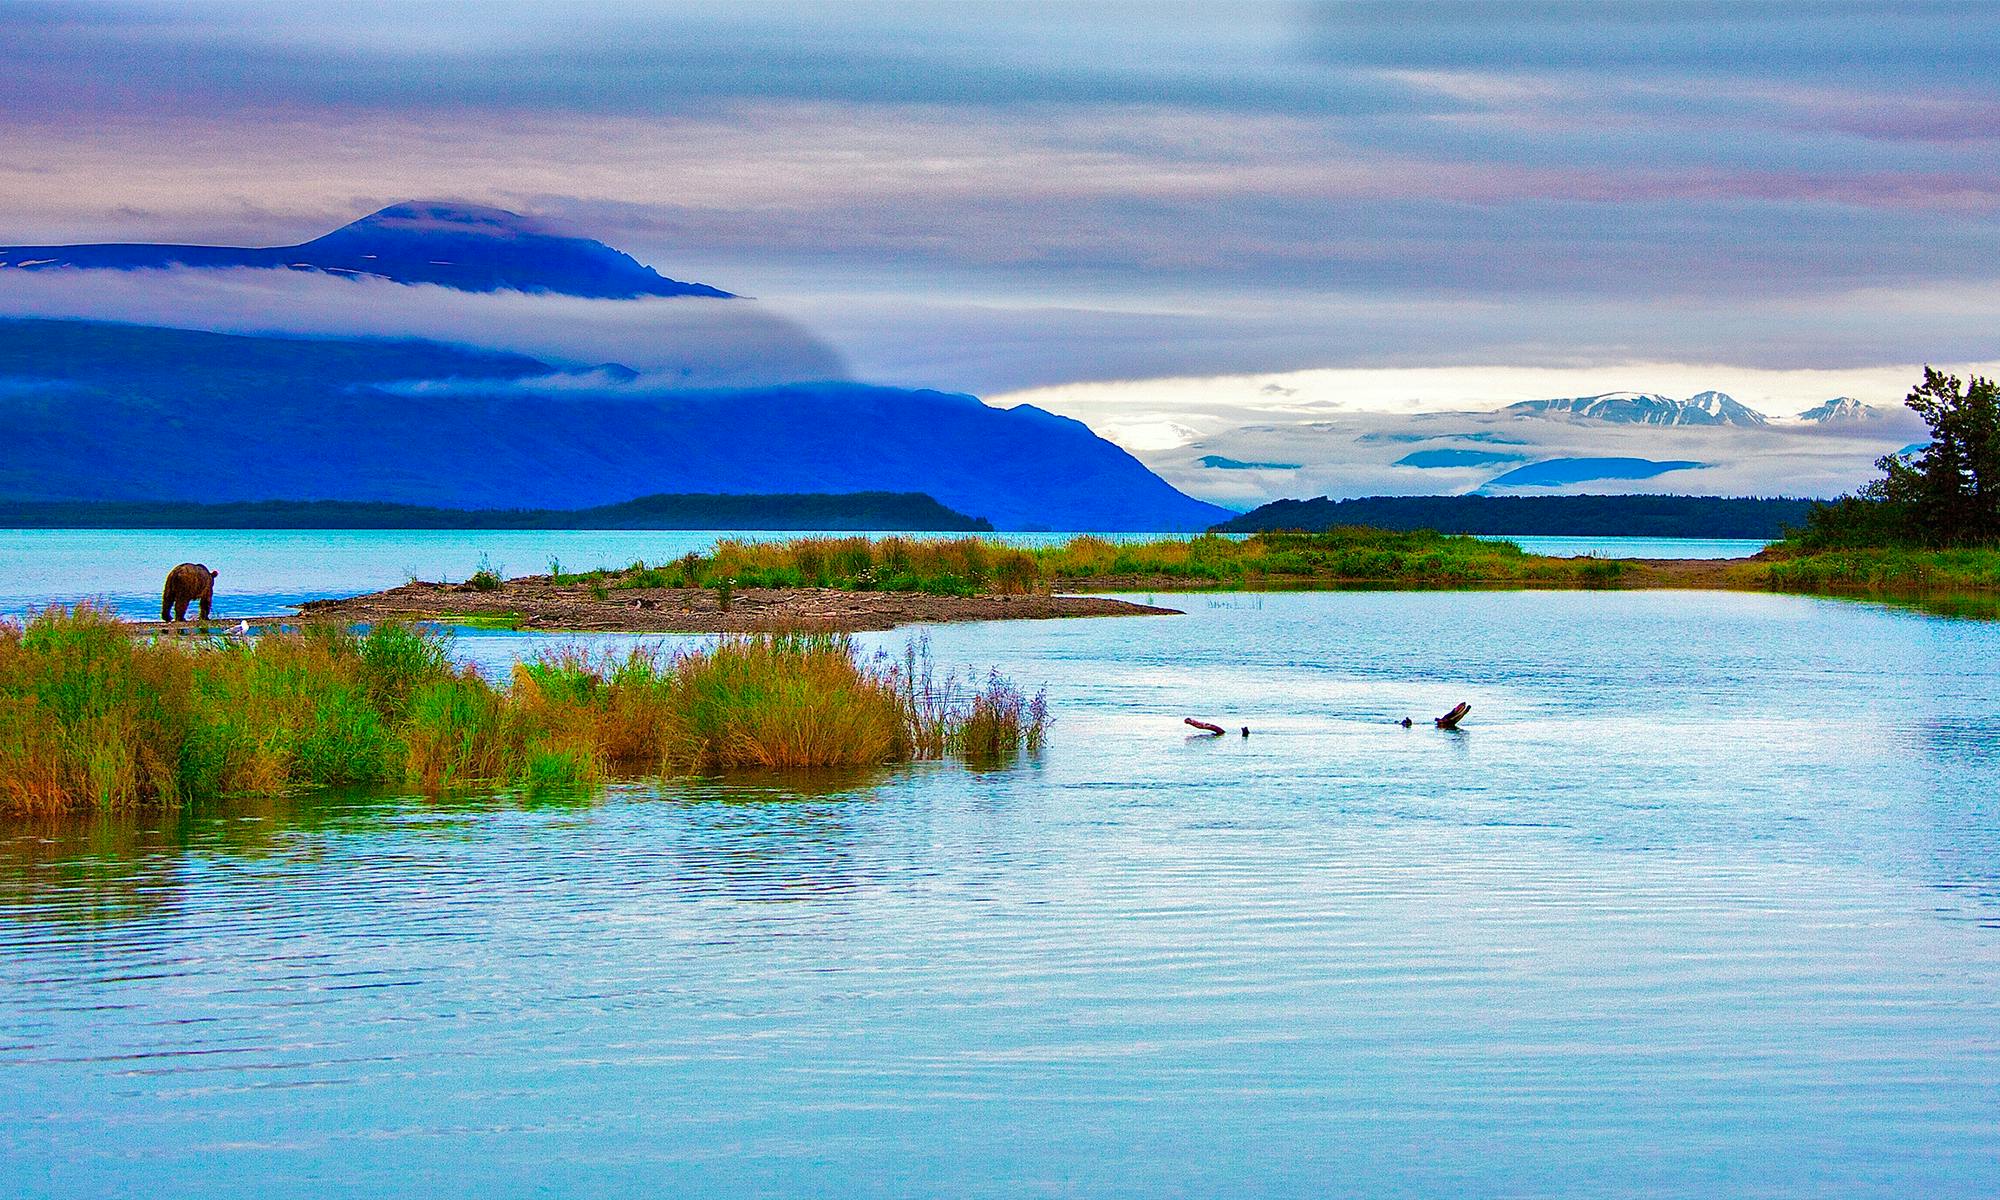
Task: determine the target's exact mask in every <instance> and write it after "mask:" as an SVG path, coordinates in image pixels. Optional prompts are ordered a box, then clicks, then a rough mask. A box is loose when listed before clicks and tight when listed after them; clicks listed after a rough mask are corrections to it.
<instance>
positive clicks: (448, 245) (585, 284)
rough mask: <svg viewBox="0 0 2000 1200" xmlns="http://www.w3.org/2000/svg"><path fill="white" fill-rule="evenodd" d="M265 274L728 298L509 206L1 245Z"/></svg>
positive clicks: (49, 262)
mask: <svg viewBox="0 0 2000 1200" xmlns="http://www.w3.org/2000/svg"><path fill="white" fill-rule="evenodd" d="M173 267H183V268H190V269H207V270H216V269H228V268H263V269H285V270H295V271H315V272H319V273H322V274H329V275H339V276H345V277H348V278H375V279H386V280H388V281H390V282H393V283H401V284H434V285H437V286H440V287H448V288H452V289H454V290H457V291H463V292H497V291H518V292H529V293H550V294H557V295H566V296H579V297H584V298H588V299H600V300H632V299H639V298H642V297H677V296H687V297H704V298H708V299H734V298H735V297H734V296H733V294H732V293H729V292H725V291H723V290H722V289H720V288H715V287H710V286H709V285H707V284H703V283H687V282H683V281H681V280H677V279H669V278H667V277H665V276H663V275H661V274H659V273H658V272H657V271H655V270H653V269H652V268H651V267H648V266H646V265H645V264H643V263H641V262H639V261H638V260H637V259H635V258H633V257H632V256H631V255H629V254H626V253H624V252H623V251H621V250H616V249H613V248H612V247H610V246H608V245H606V244H604V243H603V242H600V241H597V240H595V239H593V238H586V237H579V236H576V235H573V234H569V233H565V232H563V231H561V230H559V229H557V228H556V227H555V226H553V225H551V224H549V223H547V222H545V221H542V220H539V219H537V218H533V217H526V216H522V215H521V214H519V213H515V212H509V211H507V210H506V209H501V208H492V207H488V206H485V205H477V204H467V203H461V202H456V201H447V200H406V201H402V202H400V203H397V204H392V205H389V206H388V207H386V208H383V209H379V210H377V211H375V212H373V213H370V214H368V215H367V216H364V217H361V218H360V219H358V220H355V221H351V222H349V223H348V224H346V225H343V226H341V227H340V228H338V229H335V230H332V231H330V232H328V233H325V234H322V235H320V236H319V237H316V238H312V239H310V240H308V241H304V242H300V243H298V244H297V245H293V246H269V247H247V246H202V245H175V244H167V243H152V242H95V243H81V244H75V245H66V246H0V271H6V270H16V271H50V270H63V269H68V270H112V271H139V270H159V269H169V268H173Z"/></svg>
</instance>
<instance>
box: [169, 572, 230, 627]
mask: <svg viewBox="0 0 2000 1200" xmlns="http://www.w3.org/2000/svg"><path fill="white" fill-rule="evenodd" d="M220 574H222V572H220V571H211V570H209V569H208V568H207V567H205V566H203V565H201V564H200V563H182V564H181V565H180V566H178V567H175V568H174V569H173V570H171V571H168V572H167V587H166V590H165V591H163V592H161V593H160V620H162V621H185V620H187V612H188V605H189V604H192V603H193V602H195V601H197V600H199V601H201V619H202V620H204V621H206V620H208V606H209V605H210V604H212V603H214V601H215V577H216V576H218V575H220Z"/></svg>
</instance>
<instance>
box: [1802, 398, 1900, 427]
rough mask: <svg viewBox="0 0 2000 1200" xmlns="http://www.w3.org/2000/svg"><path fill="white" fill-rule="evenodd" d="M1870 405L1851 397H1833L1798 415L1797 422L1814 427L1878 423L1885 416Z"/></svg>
mask: <svg viewBox="0 0 2000 1200" xmlns="http://www.w3.org/2000/svg"><path fill="white" fill-rule="evenodd" d="M1886 415H1887V414H1885V413H1884V412H1883V411H1882V410H1881V409H1879V408H1876V407H1875V406H1874V405H1872V404H1863V403H1862V402H1861V401H1859V400H1856V399H1855V398H1854V397H1852V396H1835V397H1834V398H1833V399H1831V400H1828V401H1827V402H1826V403H1824V404H1815V405H1813V406H1812V407H1811V408H1809V409H1807V410H1805V411H1804V412H1802V413H1800V414H1799V415H1798V418H1797V419H1798V420H1801V421H1806V422H1809V423H1811V424H1814V425H1860V424H1863V423H1865V422H1869V421H1879V420H1881V419H1882V418H1883V417H1884V416H1886Z"/></svg>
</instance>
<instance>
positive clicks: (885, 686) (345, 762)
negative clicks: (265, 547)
mask: <svg viewBox="0 0 2000 1200" xmlns="http://www.w3.org/2000/svg"><path fill="white" fill-rule="evenodd" d="M1047 717H1048V713H1047V707H1046V703H1045V701H1044V699H1043V697H1042V696H1041V695H1040V694H1035V695H1032V696H1031V695H1027V694H1025V693H1023V692H1022V691H1021V690H1020V689H1019V688H1016V687H1015V686H1014V685H1013V684H1011V683H1010V682H1009V681H1007V680H1006V679H1005V678H1004V677H1002V676H1000V675H999V674H997V673H994V674H991V675H989V676H987V677H985V678H983V679H968V678H965V677H963V676H960V675H958V674H956V673H951V672H946V673H942V674H941V673H939V672H938V671H937V669H936V668H935V667H934V666H933V665H932V663H931V661H930V657H929V654H928V650H927V649H926V647H925V646H924V644H922V643H913V644H912V645H911V646H910V647H909V649H908V651H907V652H906V653H905V654H903V655H901V656H889V655H885V654H875V655H868V654H864V653H863V652H862V651H861V650H860V649H859V648H858V647H857V646H856V645H855V644H854V643H853V641H852V640H851V639H850V638H848V637H847V636H845V635H842V634H835V633H769V634H757V635H745V636H730V637H723V638H719V639H715V640H712V641H707V642H703V643H701V644H699V645H697V646H695V647H693V648H689V649H683V650H677V651H676V650H667V649H664V648H660V647H650V648H649V647H640V648H634V649H631V650H628V651H625V652H623V653H618V654H604V653H593V652H591V651H589V650H586V649H585V648H583V647H582V646H580V645H566V646H559V647H556V648H553V649H550V650H547V651H545V652H543V653H542V654H540V655H538V656H536V657H534V658H531V659H529V660H527V661H525V662H522V663H520V664H518V665H517V666H516V667H515V668H514V671H513V676H512V678H511V679H510V680H508V681H507V682H506V684H505V685H504V686H503V685H500V684H496V683H495V682H493V681H491V680H488V679H487V678H485V677H483V676H482V675H480V674H479V673H478V672H477V671H475V670H473V669H471V668H468V667H463V666H460V665H458V664H456V663H454V661H453V660H452V656H451V653H450V644H449V641H448V638H447V637H446V636H445V635H444V634H442V633H439V632H437V631H435V630H431V629H426V628H420V627H416V626H410V625H400V624H386V625H378V626H376V627H374V628H372V629H370V630H368V631H366V632H358V631H356V630H354V629H352V628H350V627H348V626H345V625H341V624H308V625H305V626H303V627H302V628H300V629H298V630H296V631H293V632H284V633H272V634H267V635H265V636H263V637H260V638H257V639H256V640H254V641H244V640H223V639H214V640H198V639H152V640H148V639H144V638H139V637H135V636H133V633H132V631H131V629H130V628H129V627H128V626H126V625H125V624H124V623H123V622H120V621H119V620H117V619H116V618H114V617H111V616H108V615H106V614H104V613H102V612H99V611H97V610H94V609H91V608H87V607H86V608H77V609H62V608H51V609H48V610H45V611H43V612H42V613H40V614H38V615H36V616H35V617H34V618H32V619H31V620H29V621H28V622H27V623H26V624H25V625H17V624H0V810H12V811H16V812H34V811H57V810H66V809H88V808H96V809H116V808H129V807H137V806H148V805H172V804H177V803H181V802H185V801H190V800H197V799H202V798H206V797H211V796H221V795H231V794H271V793H278V792H284V791H289V790H294V789H301V788H319V787H337V786H379V787H384V788H400V789H405V790H410V791H417V792H424V793H438V792H447V791H452V790H455V789H461V788H474V787H477V788H492V787H509V786H513V787H523V788H528V789H531V790H532V789H545V788H553V787H568V786H580V785H589V784H594V783H597V782H599V781H602V780H604V779H607V778H610V777H613V776H617V775H648V774H672V773H686V772H707V771H719V770H729V769H733V768H747V767H754V768H773V769H798V768H821V767H856V766H868V765H876V764H884V763H895V762H904V761H910V760H915V759H935V758H942V757H961V758H965V759H968V760H974V761H990V760H995V759H1001V758H1005V757H1006V756H1009V755H1012V754H1015V753H1018V752H1021V751H1024V750H1029V751H1031V750H1033V749H1036V748H1038V747H1039V745H1040V743H1041V739H1042V737H1043V733H1044V730H1045V728H1046V724H1047Z"/></svg>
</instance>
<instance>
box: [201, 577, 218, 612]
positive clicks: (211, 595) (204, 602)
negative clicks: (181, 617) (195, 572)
mask: <svg viewBox="0 0 2000 1200" xmlns="http://www.w3.org/2000/svg"><path fill="white" fill-rule="evenodd" d="M214 602H215V585H214V584H210V585H209V589H208V590H207V591H205V592H203V593H202V594H201V619H202V620H204V621H206V620H208V606H209V605H210V604H212V603H214Z"/></svg>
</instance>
